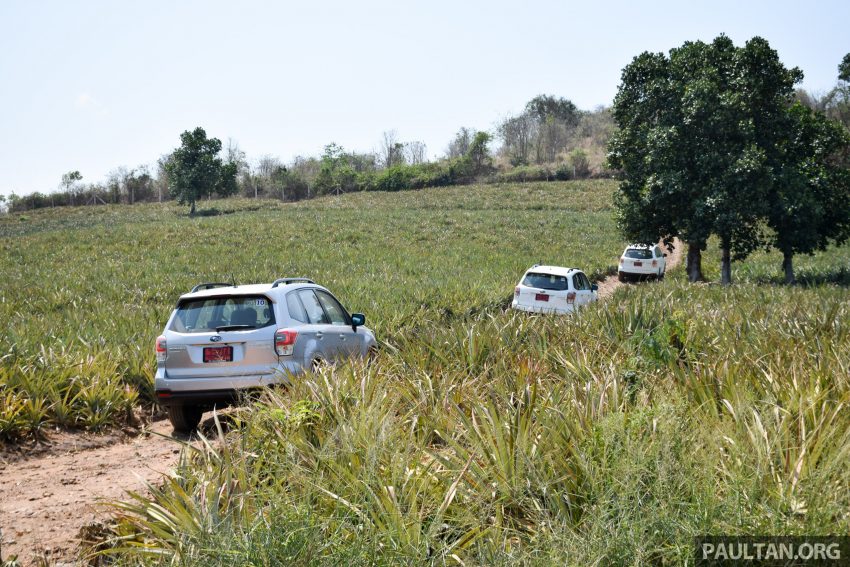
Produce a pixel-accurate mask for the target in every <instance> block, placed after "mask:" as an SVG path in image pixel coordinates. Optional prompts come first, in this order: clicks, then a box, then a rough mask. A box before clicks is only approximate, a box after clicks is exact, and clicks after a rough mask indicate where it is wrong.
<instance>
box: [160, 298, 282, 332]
mask: <svg viewBox="0 0 850 567" xmlns="http://www.w3.org/2000/svg"><path fill="white" fill-rule="evenodd" d="M273 323H274V313H273V311H272V306H271V302H270V301H269V300H268V299H267V298H266V297H264V296H262V295H236V296H227V297H205V298H202V299H187V300H185V301H181V302H180V304H179V305H177V316H176V317H174V321H173V322H172V323H171V327H170V330H172V331H176V332H178V333H209V332H212V331H219V332H221V331H228V330H229V331H239V330H243V329H259V328H261V327H267V326H269V325H271V324H273Z"/></svg>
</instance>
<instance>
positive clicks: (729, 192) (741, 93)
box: [609, 35, 802, 280]
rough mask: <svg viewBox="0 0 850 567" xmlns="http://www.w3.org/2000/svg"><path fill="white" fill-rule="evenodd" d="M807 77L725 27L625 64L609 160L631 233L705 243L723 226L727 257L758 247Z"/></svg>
mask: <svg viewBox="0 0 850 567" xmlns="http://www.w3.org/2000/svg"><path fill="white" fill-rule="evenodd" d="M801 79H802V73H801V72H800V71H799V70H798V69H796V68H794V69H786V68H785V67H784V66H783V65H782V63H781V62H780V61H779V57H778V54H777V53H776V52H775V51H774V50H773V49H771V48H770V46H769V44H768V42H767V41H765V40H764V39H762V38H758V37H756V38H753V39H751V40H750V41H748V42H747V43H746V44H745V46H744V47H736V46H735V45H734V44H733V43H732V41H731V40H730V39H729V38H728V37H726V36H724V35H721V36H719V37H718V38H716V39H715V40H714V41H713V42H712V43H710V44H707V43H703V42H686V43H685V44H684V45H682V46H681V47H679V48H676V49H673V50H671V51H670V54H669V56H667V55H664V54H662V53H643V54H641V55H639V56H637V57H635V59H634V60H633V61H632V62H631V63H630V64H629V65H628V66H627V67H626V68H625V69H624V70H623V75H622V81H621V84H620V88H619V91H618V93H617V96H616V98H615V101H614V107H613V114H614V119H615V121H616V122H617V124H618V126H619V128H620V129H619V131H618V132H617V134H615V136H614V137H613V138H612V141H611V143H610V146H609V163H610V164H611V166H613V167H614V168H616V169H618V170H619V171H620V173H621V184H620V189H619V192H618V195H617V197H616V203H617V207H618V216H619V222H620V226H621V228H622V230H623V232H624V233H625V234H626V236H627V237H628V238H630V239H632V240H636V241H643V242H653V241H655V240H656V239H658V238H659V237H667V238H670V237H672V236H680V237H681V238H683V239H684V240H685V241H686V242H688V244H689V246H690V247H691V249H692V250H696V251H699V250H701V249H703V248H704V247H705V243H706V242H707V240H708V238H709V237H710V236H711V235H712V234H716V235H718V236H719V237H720V239H721V242H722V247H723V248H724V257H725V258H729V257H730V255H731V254H734V255H735V256H737V257H739V258H741V257H744V256H746V255H747V254H748V253H749V252H751V251H752V250H753V249H754V248H756V247H757V246H758V245H759V244H760V243H761V242H762V240H763V239H762V235H761V233H760V227H761V222H760V220H761V218H763V215H764V213H765V211H764V210H763V209H764V203H765V202H766V197H767V196H768V194H769V191H770V189H771V186H772V182H773V179H772V174H773V171H774V168H775V167H776V166H777V164H778V163H779V161H780V159H781V156H780V155H779V154H778V151H777V145H778V143H779V142H780V141H781V140H782V139H783V136H784V135H785V133H786V130H785V128H786V126H785V115H786V109H787V107H788V105H789V103H790V101H791V100H792V98H793V95H794V91H793V88H794V84H795V83H797V82H799V81H800V80H801ZM689 258H690V255H689ZM695 261H696V262H699V258H698V256H697V257H696V260H695ZM726 267H727V268H728V262H727V266H726ZM689 268H694V269H693V270H690V269H689V275H690V277H691V279H692V280H695V279H701V277H702V274H701V269H699V266H698V265H697V266H696V267H693V266H689ZM724 273H727V272H726V271H724Z"/></svg>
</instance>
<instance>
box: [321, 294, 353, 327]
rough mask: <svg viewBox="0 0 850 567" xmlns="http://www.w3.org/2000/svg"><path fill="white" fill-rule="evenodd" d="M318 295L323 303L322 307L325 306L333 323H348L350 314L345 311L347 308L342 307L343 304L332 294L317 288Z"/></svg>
mask: <svg viewBox="0 0 850 567" xmlns="http://www.w3.org/2000/svg"><path fill="white" fill-rule="evenodd" d="M316 295H317V296H319V302H320V303H321V304H322V307H324V308H325V313H327V314H328V317H329V318H330V320H331V324H333V325H348V324H349V323H348V316H347V315H346V313H345V309H343V308H342V305H340V304H339V302H338V301H337V300H336V299H334V298H333V297H332V296H331V295H330V294H328V293H325V292H324V291H322V290H320V289H317V290H316Z"/></svg>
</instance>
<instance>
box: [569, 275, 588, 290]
mask: <svg viewBox="0 0 850 567" xmlns="http://www.w3.org/2000/svg"><path fill="white" fill-rule="evenodd" d="M573 285H574V286H575V289H576V291H585V290H588V289H590V282H588V280H587V276H585V275H584V274H583V273H581V272H579V273H577V274H575V275H574V276H573Z"/></svg>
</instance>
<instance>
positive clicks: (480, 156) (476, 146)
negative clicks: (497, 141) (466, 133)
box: [466, 132, 493, 175]
mask: <svg viewBox="0 0 850 567" xmlns="http://www.w3.org/2000/svg"><path fill="white" fill-rule="evenodd" d="M492 139H493V137H492V136H491V135H490V134H488V133H487V132H476V133H475V137H474V138H473V139H472V143H470V144H469V149H467V151H466V158H467V159H468V160H469V163H470V164H471V166H472V173H473V175H481V174H483V173H487V172H488V171H490V169H491V168H492V167H493V158H492V157H491V155H490V148H489V147H488V145H489V143H490V141H491V140H492Z"/></svg>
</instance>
